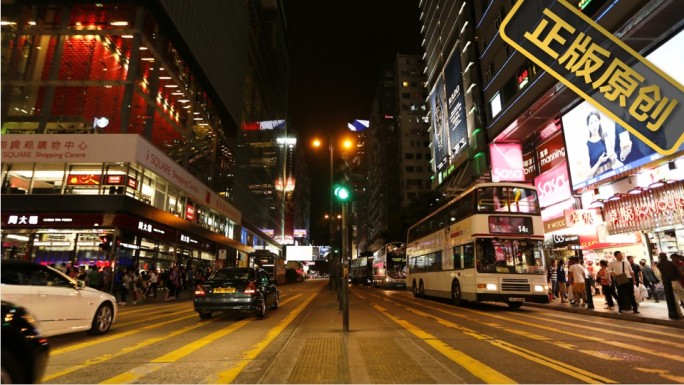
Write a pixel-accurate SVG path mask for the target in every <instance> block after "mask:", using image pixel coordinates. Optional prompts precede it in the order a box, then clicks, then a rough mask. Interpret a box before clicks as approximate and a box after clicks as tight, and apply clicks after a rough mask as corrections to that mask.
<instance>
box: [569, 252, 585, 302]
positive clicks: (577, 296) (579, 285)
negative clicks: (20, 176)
mask: <svg viewBox="0 0 684 385" xmlns="http://www.w3.org/2000/svg"><path fill="white" fill-rule="evenodd" d="M569 263H570V266H569V267H568V276H569V277H572V296H573V302H571V303H572V306H575V307H577V306H580V305H581V306H582V307H585V306H587V296H586V286H585V277H586V273H585V269H584V266H582V264H580V263H579V258H578V257H570V262H569Z"/></svg>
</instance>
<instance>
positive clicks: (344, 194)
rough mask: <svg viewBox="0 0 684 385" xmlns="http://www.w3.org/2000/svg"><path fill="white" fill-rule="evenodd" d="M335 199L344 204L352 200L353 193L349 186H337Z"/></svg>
mask: <svg viewBox="0 0 684 385" xmlns="http://www.w3.org/2000/svg"><path fill="white" fill-rule="evenodd" d="M334 191H335V197H337V199H338V200H340V201H342V202H346V201H348V200H349V199H350V198H351V191H350V190H349V187H347V186H341V185H338V186H335V190H334Z"/></svg>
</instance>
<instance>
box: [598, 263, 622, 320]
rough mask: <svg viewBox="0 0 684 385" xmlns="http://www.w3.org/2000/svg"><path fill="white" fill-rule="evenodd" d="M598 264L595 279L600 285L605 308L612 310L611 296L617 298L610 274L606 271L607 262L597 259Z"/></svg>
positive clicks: (613, 306) (613, 304) (613, 305)
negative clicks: (598, 267)
mask: <svg viewBox="0 0 684 385" xmlns="http://www.w3.org/2000/svg"><path fill="white" fill-rule="evenodd" d="M599 266H600V269H599V271H598V272H597V273H596V280H597V281H598V283H599V285H601V292H602V293H603V296H604V297H605V299H606V309H610V310H613V309H614V308H615V303H614V302H613V297H615V300H617V295H616V294H615V290H613V285H612V280H611V276H610V273H609V272H608V262H606V260H604V259H603V260H601V261H599Z"/></svg>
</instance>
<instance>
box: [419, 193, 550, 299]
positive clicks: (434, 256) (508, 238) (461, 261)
mask: <svg viewBox="0 0 684 385" xmlns="http://www.w3.org/2000/svg"><path fill="white" fill-rule="evenodd" d="M543 240H544V229H543V225H542V220H541V215H540V209H539V204H538V199H537V192H536V190H535V189H534V187H532V186H530V185H527V184H518V183H492V182H489V183H477V184H474V185H472V186H471V187H469V188H468V189H466V190H465V191H464V192H463V193H461V194H459V195H458V196H457V197H456V198H454V199H452V200H451V201H450V202H449V203H447V204H445V205H444V206H442V207H440V208H439V209H437V210H436V211H435V212H433V213H432V214H430V215H428V216H427V217H425V218H423V219H422V220H420V221H419V222H418V223H416V224H415V225H413V226H411V227H410V228H409V230H408V243H407V247H406V254H407V259H408V260H407V266H408V274H407V275H406V282H407V288H408V289H409V290H411V291H412V292H413V295H414V296H416V297H424V296H426V295H429V296H434V297H442V298H448V299H451V301H452V302H453V303H454V304H455V305H460V304H461V303H462V302H463V301H475V302H481V301H493V302H504V303H507V304H508V305H509V306H510V307H511V308H517V307H520V306H521V305H522V304H523V302H525V301H530V302H542V303H546V302H548V300H549V299H548V298H549V297H548V284H547V282H546V274H545V267H544V257H543V247H542V244H543Z"/></svg>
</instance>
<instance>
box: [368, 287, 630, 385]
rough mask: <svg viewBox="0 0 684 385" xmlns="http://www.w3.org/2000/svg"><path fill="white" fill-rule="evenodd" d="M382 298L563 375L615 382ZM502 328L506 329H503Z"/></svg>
mask: <svg viewBox="0 0 684 385" xmlns="http://www.w3.org/2000/svg"><path fill="white" fill-rule="evenodd" d="M380 298H382V297H380ZM384 300H385V301H387V302H390V303H393V304H394V305H396V306H399V307H401V308H404V309H406V310H408V311H410V312H412V313H414V314H416V315H418V316H421V317H426V318H432V319H434V320H435V321H437V322H438V323H439V324H441V325H444V326H447V327H449V328H452V329H456V330H459V331H461V332H462V333H464V334H466V335H469V336H471V337H474V338H476V339H478V340H482V341H486V342H488V343H490V344H492V345H494V346H497V347H499V348H501V349H504V350H507V351H509V352H511V353H513V354H516V355H518V356H520V357H522V358H524V359H527V360H529V361H533V362H536V363H538V364H540V365H543V366H546V367H548V368H550V369H553V370H556V371H558V372H561V373H563V374H565V375H568V376H571V377H574V378H577V379H579V380H581V381H584V382H587V383H613V384H614V383H617V382H616V381H614V380H611V379H609V378H606V377H603V376H600V375H598V374H595V373H591V372H589V371H586V370H584V369H581V368H577V367H574V366H571V365H568V364H566V363H564V362H562V361H557V360H554V359H551V358H549V357H547V356H545V355H542V354H539V353H537V352H534V351H532V350H529V349H526V348H523V347H521V346H517V345H513V344H511V343H509V342H506V341H503V340H500V339H496V338H494V337H491V336H488V335H486V334H483V333H480V332H477V331H476V330H473V329H470V328H467V327H465V326H461V325H458V324H455V323H453V322H450V321H448V320H445V319H443V318H439V317H437V316H435V315H432V314H429V313H426V312H423V311H420V310H418V309H413V308H411V307H408V306H406V305H403V304H401V303H399V302H396V301H393V300H390V299H384ZM433 310H437V311H441V312H445V313H447V314H451V313H449V312H446V311H442V310H440V309H436V308H435V309H433ZM504 330H508V329H504ZM523 334H524V335H525V336H526V337H530V336H531V335H532V333H527V332H525V333H523ZM543 338H544V337H542V336H539V338H538V339H543ZM573 350H574V349H573Z"/></svg>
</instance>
